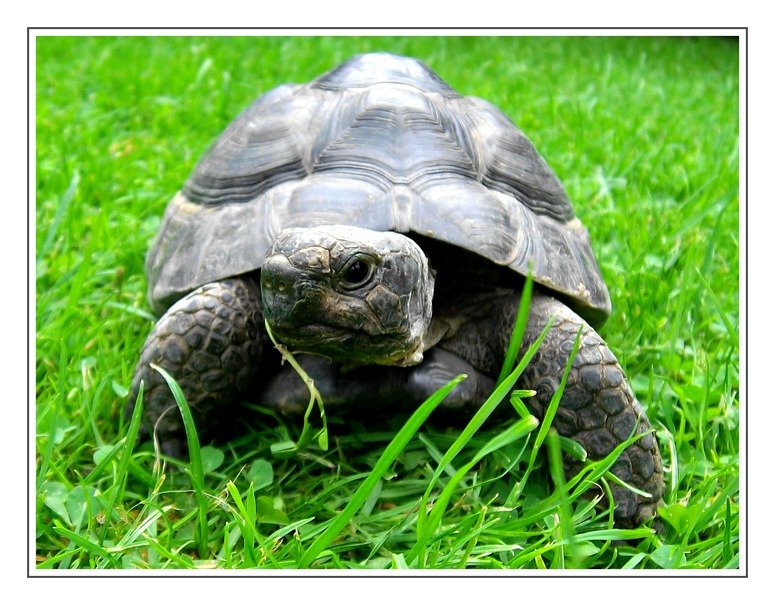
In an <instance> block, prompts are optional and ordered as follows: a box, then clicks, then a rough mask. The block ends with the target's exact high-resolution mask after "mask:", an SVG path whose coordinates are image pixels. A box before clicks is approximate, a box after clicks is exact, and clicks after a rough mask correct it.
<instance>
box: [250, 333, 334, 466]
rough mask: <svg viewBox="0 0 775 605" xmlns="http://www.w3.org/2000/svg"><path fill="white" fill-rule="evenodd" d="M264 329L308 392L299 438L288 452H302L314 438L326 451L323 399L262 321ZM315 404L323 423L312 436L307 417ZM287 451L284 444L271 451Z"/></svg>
mask: <svg viewBox="0 0 775 605" xmlns="http://www.w3.org/2000/svg"><path fill="white" fill-rule="evenodd" d="M264 327H265V328H266V332H267V334H268V335H269V339H270V340H271V341H272V344H273V345H274V347H275V349H277V351H279V353H280V355H282V358H283V359H284V360H285V361H287V362H288V363H289V364H290V366H291V367H292V368H293V369H294V371H295V372H296V373H297V374H298V375H299V378H301V379H302V381H303V382H304V384H305V385H306V386H307V390H309V403H308V404H307V409H306V410H305V412H304V419H303V421H302V428H301V434H300V435H299V438H298V440H297V441H296V443H295V444H294V446H293V448H290V451H299V450H303V449H304V448H306V447H307V445H309V443H310V442H311V441H312V439H313V438H314V437H317V441H318V445H319V446H320V449H322V450H327V449H328V420H327V418H326V410H325V406H324V405H323V397H322V396H321V395H320V391H318V389H317V387H316V386H315V381H314V380H312V377H311V376H310V375H309V374H307V372H305V371H304V368H302V367H301V364H300V363H299V362H298V361H297V360H296V358H295V357H294V356H293V353H291V352H290V351H289V350H288V349H287V348H286V347H285V346H284V345H282V344H281V343H279V342H277V340H276V339H275V337H274V334H272V328H271V327H270V325H269V322H268V321H267V320H266V319H264ZM315 404H317V406H318V409H319V410H320V419H321V421H322V422H323V428H322V429H320V430H319V431H318V432H317V434H316V435H313V431H314V427H313V426H312V424H311V423H310V421H309V417H310V414H312V410H313V408H314V407H315ZM288 450H289V448H288V447H285V444H284V443H282V444H280V445H277V444H275V448H274V450H273V451H275V452H286V451H288Z"/></svg>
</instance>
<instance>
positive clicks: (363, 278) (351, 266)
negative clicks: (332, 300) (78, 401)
mask: <svg viewBox="0 0 775 605" xmlns="http://www.w3.org/2000/svg"><path fill="white" fill-rule="evenodd" d="M373 272H374V262H373V261H372V260H371V259H370V258H368V257H365V256H356V257H354V258H352V259H351V260H350V261H349V262H348V263H347V264H346V265H345V266H344V268H343V269H342V272H341V273H340V275H341V282H342V286H343V287H344V288H346V289H348V290H352V289H354V288H358V287H360V286H362V285H363V284H365V283H366V282H367V281H369V279H370V278H371V274H372V273H373Z"/></svg>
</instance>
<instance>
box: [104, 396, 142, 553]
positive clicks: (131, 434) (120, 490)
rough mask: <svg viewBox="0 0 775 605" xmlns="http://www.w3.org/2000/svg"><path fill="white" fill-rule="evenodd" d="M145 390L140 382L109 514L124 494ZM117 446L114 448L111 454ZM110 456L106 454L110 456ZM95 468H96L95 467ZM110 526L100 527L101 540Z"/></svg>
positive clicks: (107, 524) (111, 494) (110, 501)
mask: <svg viewBox="0 0 775 605" xmlns="http://www.w3.org/2000/svg"><path fill="white" fill-rule="evenodd" d="M144 390H145V385H144V383H140V389H139V390H138V392H137V398H136V400H135V407H134V410H132V419H131V420H130V422H129V429H128V430H127V434H126V439H125V440H124V448H123V452H122V453H121V457H120V458H119V462H118V470H117V471H116V476H115V480H114V484H113V489H112V490H111V492H110V499H109V500H108V505H107V507H106V511H107V514H108V515H110V514H111V512H112V511H113V510H114V508H115V505H116V502H121V501H122V500H123V496H124V489H125V488H126V481H127V476H128V471H129V463H130V461H131V460H132V450H133V448H134V445H135V442H136V441H137V435H138V434H139V432H140V420H141V419H142V417H143V393H144ZM117 449H118V448H116V449H114V450H113V452H111V454H113V453H114V452H115V451H116V450H117ZM110 457H112V456H107V458H110ZM95 470H96V469H95ZM109 527H110V524H109V523H106V524H105V525H104V526H103V528H102V540H103V541H104V540H105V538H106V537H107V531H108V528H109Z"/></svg>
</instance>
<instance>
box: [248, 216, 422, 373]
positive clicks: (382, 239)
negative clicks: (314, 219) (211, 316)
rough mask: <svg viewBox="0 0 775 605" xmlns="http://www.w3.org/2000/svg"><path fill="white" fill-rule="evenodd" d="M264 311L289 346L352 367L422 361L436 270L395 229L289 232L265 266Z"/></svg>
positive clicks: (338, 227) (333, 227)
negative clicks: (387, 230) (384, 230)
mask: <svg viewBox="0 0 775 605" xmlns="http://www.w3.org/2000/svg"><path fill="white" fill-rule="evenodd" d="M261 294H262V298H263V303H264V315H265V318H266V320H267V322H268V324H269V327H270V328H271V330H272V333H273V334H274V335H275V337H276V338H277V339H278V340H279V341H280V342H282V343H283V344H284V345H286V346H287V347H289V348H291V349H292V350H295V351H302V352H306V353H312V354H316V355H322V356H325V357H328V358H330V359H333V360H335V361H339V362H343V363H345V364H346V365H348V366H360V365H371V364H379V365H398V366H406V365H414V364H417V363H419V362H420V361H422V358H423V356H422V353H423V350H424V349H425V346H424V338H425V336H426V333H427V332H428V328H429V326H430V323H431V315H432V300H433V276H432V273H431V270H430V267H429V265H428V259H427V258H426V256H425V254H424V253H423V251H422V249H421V248H420V247H419V246H418V245H417V244H416V243H415V242H414V241H412V240H411V239H410V238H408V237H406V236H404V235H400V234H398V233H394V232H378V231H371V230H368V229H361V228H359V227H351V226H344V225H328V226H321V227H314V228H291V229H285V230H283V231H282V232H281V233H280V234H279V235H278V236H277V237H276V238H275V240H274V242H273V244H272V247H271V249H270V251H269V253H268V254H267V257H266V260H265V261H264V264H263V265H262V267H261Z"/></svg>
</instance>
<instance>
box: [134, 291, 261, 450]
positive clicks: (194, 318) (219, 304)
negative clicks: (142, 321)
mask: <svg viewBox="0 0 775 605" xmlns="http://www.w3.org/2000/svg"><path fill="white" fill-rule="evenodd" d="M261 309H262V307H261V291H260V288H259V286H258V284H257V283H256V282H255V281H254V280H253V279H251V278H248V277H246V278H234V279H228V280H223V281H220V282H214V283H211V284H207V285H205V286H202V287H201V288H199V289H198V290H195V291H194V292H192V293H190V294H189V295H187V296H186V297H184V298H182V299H181V300H180V301H178V302H177V303H176V304H174V305H173V306H172V307H170V309H169V310H168V311H167V312H166V313H165V314H164V315H163V316H162V317H161V319H159V321H158V323H157V324H156V326H155V327H154V329H153V332H151V335H150V336H149V337H148V339H147V340H146V342H145V345H144V346H143V350H142V353H141V355H140V361H139V362H138V364H137V368H136V369H135V374H134V378H133V379H132V387H131V390H130V399H129V402H128V404H127V407H126V413H127V414H128V415H129V414H131V413H132V410H133V409H134V404H135V399H136V397H137V393H138V390H139V388H140V383H141V382H144V383H145V387H144V397H143V399H144V419H143V431H144V433H146V434H147V433H150V432H151V431H155V432H156V434H157V435H158V438H159V443H160V446H161V449H162V451H163V452H164V453H165V454H167V455H170V456H174V457H178V458H179V457H181V456H182V455H183V454H184V453H185V451H186V445H185V444H186V435H185V431H184V428H183V421H182V418H181V416H180V412H179V410H178V409H177V404H176V403H175V399H174V397H173V396H172V393H171V391H170V389H169V387H168V386H167V383H166V382H165V380H164V378H162V376H161V374H159V372H157V371H156V370H154V369H153V368H151V365H150V364H152V363H153V364H156V365H158V366H160V367H162V368H164V369H165V370H167V372H169V373H170V374H171V375H172V376H173V377H174V378H175V379H176V380H177V381H178V384H179V385H180V387H181V389H182V390H183V393H184V394H185V396H186V400H187V401H188V403H189V404H190V406H191V410H192V413H193V414H194V418H195V421H196V426H197V431H198V433H199V435H200V438H202V439H207V438H208V437H210V436H212V435H213V434H215V432H216V431H217V430H218V429H220V428H222V427H223V426H224V424H225V423H226V422H227V421H228V420H229V419H230V418H231V417H232V416H233V415H232V414H230V413H229V408H230V407H232V406H233V405H234V404H235V403H237V401H238V399H239V396H240V394H241V393H242V392H243V391H244V390H245V389H246V388H247V386H248V385H249V384H250V382H251V380H252V379H253V376H254V374H255V372H256V369H257V367H258V364H259V361H260V359H261V355H262V350H263V346H264V339H265V332H264V326H263V315H262V311H261Z"/></svg>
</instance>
